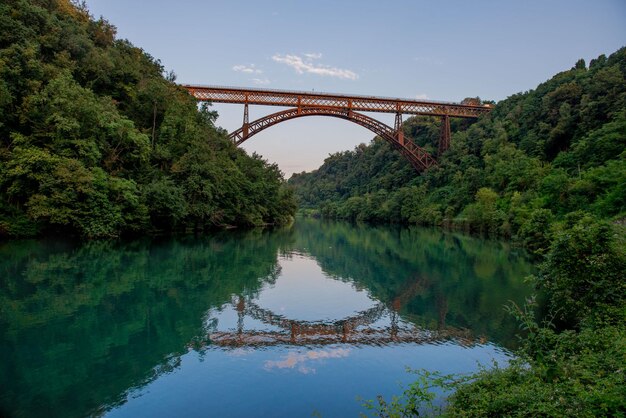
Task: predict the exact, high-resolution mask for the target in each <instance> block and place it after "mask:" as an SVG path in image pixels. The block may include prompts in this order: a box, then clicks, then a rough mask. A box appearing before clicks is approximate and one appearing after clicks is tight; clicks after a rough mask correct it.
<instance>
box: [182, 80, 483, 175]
mask: <svg viewBox="0 0 626 418" xmlns="http://www.w3.org/2000/svg"><path fill="white" fill-rule="evenodd" d="M182 87H184V88H185V89H187V91H188V92H189V93H190V94H191V95H192V96H194V97H195V98H196V99H197V100H199V101H207V102H213V103H238V104H243V105H244V120H243V125H242V127H241V128H240V129H238V130H236V131H235V132H232V133H231V134H230V138H231V139H232V141H233V142H234V143H235V144H236V145H240V144H241V143H242V142H244V141H245V140H246V139H248V138H250V137H251V136H253V135H254V134H256V133H258V132H260V131H262V130H264V129H265V128H268V127H270V126H273V125H275V124H277V123H280V122H283V121H286V120H290V119H294V118H298V117H302V116H332V117H337V118H341V119H346V120H349V121H351V122H354V123H357V124H359V125H361V126H364V127H365V128H367V129H369V130H371V131H372V132H374V133H375V134H376V135H379V136H380V137H381V138H383V139H385V140H386V141H387V142H389V143H390V144H391V145H393V146H394V147H395V148H396V149H397V150H398V151H400V153H401V154H402V155H403V156H404V157H405V158H407V159H408V160H409V162H410V163H411V165H412V166H413V167H414V168H415V170H417V171H418V172H420V171H423V170H425V169H428V168H430V167H432V166H434V165H437V160H435V158H434V157H433V156H431V155H430V154H429V153H428V152H426V151H425V150H424V149H423V148H421V147H419V146H418V145H416V144H415V143H414V142H413V141H410V140H405V139H404V134H403V132H402V114H409V115H426V116H437V117H441V118H442V124H441V138H440V139H439V147H438V148H439V152H438V155H441V154H442V153H443V152H444V151H445V150H447V149H448V148H449V147H450V118H451V117H455V118H477V117H479V116H481V115H484V114H486V113H488V112H490V111H491V107H489V106H481V105H477V104H476V103H474V102H470V103H471V104H470V103H452V102H438V101H433V100H410V99H394V98H388V97H375V96H355V95H342V94H334V93H316V92H303V91H287V90H268V89H250V88H240V87H219V86H200V85H190V84H183V85H182ZM251 104H254V105H264V106H283V107H285V106H286V107H290V109H287V110H284V111H281V112H276V113H273V114H271V115H268V116H265V117H262V118H260V119H257V120H255V121H253V122H249V121H248V105H251ZM359 112H381V113H395V115H396V122H395V127H394V128H392V127H390V126H387V125H386V124H384V123H382V122H379V121H377V120H376V119H374V118H371V117H369V116H366V115H363V114H362V113H359Z"/></svg>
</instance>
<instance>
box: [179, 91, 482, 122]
mask: <svg viewBox="0 0 626 418" xmlns="http://www.w3.org/2000/svg"><path fill="white" fill-rule="evenodd" d="M183 87H184V88H186V89H187V90H188V91H189V93H191V95H192V96H194V97H195V98H196V99H198V100H201V101H208V102H215V103H241V104H244V103H249V104H255V105H265V106H288V107H291V106H293V107H316V108H318V109H319V108H333V109H349V110H354V111H357V112H383V113H403V114H409V115H429V116H446V115H447V116H450V117H455V118H477V117H479V116H480V115H483V114H485V113H488V112H489V111H490V110H491V108H490V107H488V106H486V105H485V106H481V105H469V104H460V103H452V102H438V101H434V100H410V99H394V98H387V97H375V96H349V95H341V94H333V93H315V92H302V91H284V90H265V89H247V88H237V87H217V86H196V85H188V84H184V85H183Z"/></svg>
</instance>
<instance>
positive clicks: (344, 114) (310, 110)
mask: <svg viewBox="0 0 626 418" xmlns="http://www.w3.org/2000/svg"><path fill="white" fill-rule="evenodd" d="M304 116H331V117H335V118H340V119H344V120H348V121H350V122H353V123H356V124H358V125H361V126H363V127H365V128H367V129H369V130H370V131H372V132H374V133H375V134H376V135H378V136H380V137H381V138H383V139H384V140H385V141H387V142H389V143H390V144H391V145H392V146H393V147H394V148H395V149H397V150H398V151H399V152H400V153H401V154H402V155H403V156H404V157H405V158H406V159H407V160H409V162H410V163H411V165H413V167H414V168H415V169H416V170H417V171H423V170H425V169H427V168H429V167H432V166H433V165H436V164H437V161H436V160H435V158H434V157H433V156H432V155H430V154H429V153H428V152H427V151H426V150H424V149H423V148H421V147H419V146H418V145H416V144H415V143H414V142H413V141H411V140H404V135H403V134H402V131H401V129H393V128H392V127H391V126H389V125H387V124H385V123H382V122H380V121H378V120H376V119H374V118H372V117H369V116H366V115H364V114H362V113H359V112H354V111H351V110H349V109H338V108H328V107H302V108H292V109H287V110H283V111H281V112H276V113H272V114H270V115H267V116H264V117H262V118H259V119H257V120H255V121H253V122H250V123H244V125H243V126H242V127H241V128H239V129H237V130H236V131H234V132H232V133H231V134H230V135H229V138H230V139H231V140H232V141H233V142H234V143H235V145H237V146H238V145H240V144H242V143H243V142H244V141H246V140H247V139H248V138H250V137H251V136H253V135H255V134H257V133H259V132H261V131H263V130H265V129H267V128H269V127H270V126H274V125H276V124H278V123H281V122H285V121H287V120H291V119H295V118H300V117H304Z"/></svg>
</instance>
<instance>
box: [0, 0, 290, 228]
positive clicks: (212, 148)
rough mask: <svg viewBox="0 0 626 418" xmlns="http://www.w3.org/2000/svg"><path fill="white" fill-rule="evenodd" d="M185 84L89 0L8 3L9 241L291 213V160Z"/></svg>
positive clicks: (1, 122)
mask: <svg viewBox="0 0 626 418" xmlns="http://www.w3.org/2000/svg"><path fill="white" fill-rule="evenodd" d="M174 80H175V76H174V74H173V73H172V72H169V73H166V72H165V71H164V68H163V66H162V65H161V64H160V62H159V61H158V60H157V59H155V58H153V57H151V56H150V55H149V54H147V53H146V52H144V51H143V50H141V49H140V48H137V47H135V46H133V45H132V44H131V43H130V42H128V41H126V40H121V39H116V30H115V27H114V26H112V25H111V24H110V23H108V22H107V21H105V20H103V19H102V18H100V19H99V20H95V19H94V18H93V17H92V16H90V14H89V12H88V11H87V9H86V8H85V6H84V4H81V3H79V2H71V1H70V0H34V1H32V0H31V1H26V0H7V1H3V2H2V3H0V237H2V236H4V237H25V236H37V235H44V234H49V233H55V232H56V233H58V232H63V233H70V234H74V235H79V236H82V237H88V238H95V237H113V236H119V235H121V234H129V233H132V234H137V233H148V232H156V231H179V230H192V229H193V230H204V229H209V228H215V227H224V226H254V225H262V224H277V223H283V222H285V221H287V220H288V219H289V218H290V217H291V215H293V213H294V211H295V203H294V199H293V194H292V192H291V191H290V190H289V189H288V188H286V187H285V185H284V181H283V177H282V173H281V172H280V170H279V169H278V167H277V166H276V165H273V164H268V163H267V162H265V161H263V160H262V159H261V158H260V157H258V156H256V155H253V156H251V157H250V156H248V155H247V154H246V153H245V152H244V151H242V150H239V149H237V148H236V147H235V146H233V145H232V144H231V143H230V142H229V141H228V140H227V139H226V132H224V130H223V129H220V128H218V127H216V126H215V125H214V121H215V119H216V117H217V115H216V113H215V112H212V111H211V110H210V109H209V108H208V107H206V106H204V107H201V108H198V106H197V104H196V102H195V100H194V99H193V98H192V97H190V96H189V95H188V94H187V93H186V92H185V91H184V90H183V89H181V88H180V87H178V86H177V85H176V84H175V83H174Z"/></svg>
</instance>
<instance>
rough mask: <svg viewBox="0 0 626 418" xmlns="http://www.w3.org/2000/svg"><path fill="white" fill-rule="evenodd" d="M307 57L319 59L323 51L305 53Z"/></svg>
mask: <svg viewBox="0 0 626 418" xmlns="http://www.w3.org/2000/svg"><path fill="white" fill-rule="evenodd" d="M303 55H304V56H305V57H307V58H308V59H310V60H318V59H320V58H322V53H321V52H310V53H308V54H303Z"/></svg>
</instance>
